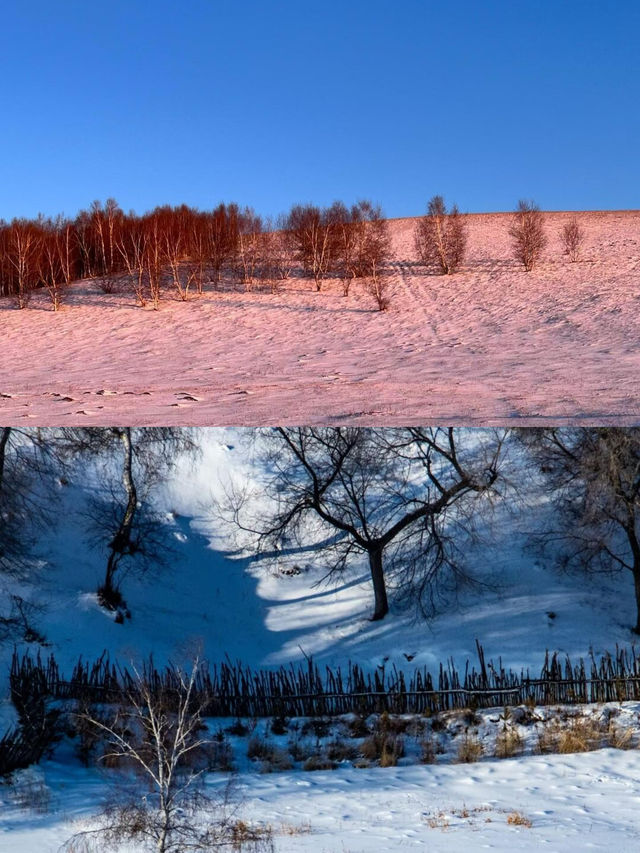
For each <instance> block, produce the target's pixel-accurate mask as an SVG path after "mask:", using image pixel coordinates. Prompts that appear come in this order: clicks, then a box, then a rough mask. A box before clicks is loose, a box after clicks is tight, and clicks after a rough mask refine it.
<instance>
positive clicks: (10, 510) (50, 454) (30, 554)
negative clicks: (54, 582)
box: [0, 427, 66, 640]
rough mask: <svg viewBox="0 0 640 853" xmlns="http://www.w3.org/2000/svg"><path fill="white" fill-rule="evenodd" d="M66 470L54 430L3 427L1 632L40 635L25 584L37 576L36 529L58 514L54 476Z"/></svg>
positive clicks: (0, 429) (0, 474) (0, 473)
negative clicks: (34, 621) (56, 511)
mask: <svg viewBox="0 0 640 853" xmlns="http://www.w3.org/2000/svg"><path fill="white" fill-rule="evenodd" d="M65 473H66V466H65V462H64V458H63V455H62V453H61V452H60V448H59V446H58V441H57V436H56V431H55V430H51V429H48V430H44V429H21V428H18V427H0V637H1V636H2V635H5V636H6V635H8V634H12V635H14V636H20V637H21V638H22V639H27V640H31V639H37V638H38V637H39V635H38V634H37V632H36V631H35V630H34V629H33V627H32V625H31V618H32V616H33V614H34V612H35V611H36V610H37V609H38V607H37V605H36V604H35V603H34V602H33V601H31V600H28V598H29V597H28V596H27V593H26V592H25V591H24V588H23V586H22V585H23V584H27V585H29V584H32V583H33V582H34V581H35V580H37V578H38V576H39V561H38V560H37V559H36V557H37V556H38V554H37V551H36V546H37V536H36V534H37V533H39V532H41V531H42V530H43V529H46V528H47V527H48V526H49V524H50V523H52V522H53V520H54V518H55V509H56V505H57V489H56V488H55V482H54V481H55V478H56V477H58V478H62V479H64V475H65ZM5 582H7V583H6V584H5ZM16 582H17V583H18V584H19V585H18V586H16Z"/></svg>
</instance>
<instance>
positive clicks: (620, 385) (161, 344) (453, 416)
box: [0, 211, 640, 426]
mask: <svg viewBox="0 0 640 853" xmlns="http://www.w3.org/2000/svg"><path fill="white" fill-rule="evenodd" d="M571 216H573V214H571V213H549V214H547V215H546V219H547V233H548V237H549V241H548V245H547V249H546V251H545V254H544V257H543V260H542V262H541V263H540V265H539V266H538V267H536V268H535V269H534V270H533V271H532V272H529V273H527V272H525V271H524V269H523V268H522V267H521V266H520V265H518V263H517V262H516V261H515V260H513V258H512V257H511V248H510V238H509V236H508V227H509V223H510V218H511V214H471V215H469V216H468V217H467V222H468V232H469V252H468V258H467V260H466V263H465V265H464V269H463V270H462V271H461V272H459V273H457V274H455V275H453V276H444V277H443V276H436V275H427V274H426V273H425V272H424V271H422V270H421V269H420V268H419V267H418V266H416V265H415V263H414V262H413V261H412V258H413V257H414V254H415V252H414V249H413V238H412V234H413V229H414V226H415V220H413V219H399V220H393V221H391V223H390V224H391V232H392V237H393V261H392V264H391V269H390V295H391V307H390V310H389V311H388V312H385V313H380V312H378V311H377V310H375V305H374V301H373V299H372V297H371V296H369V295H368V294H366V293H364V292H363V290H362V286H361V285H356V286H354V288H353V289H352V294H351V295H350V296H349V297H348V298H344V297H343V296H342V295H341V288H340V285H339V283H338V282H336V281H333V282H331V281H329V282H327V284H326V286H325V288H324V289H323V291H322V292H321V293H316V292H314V290H315V289H314V287H313V283H312V282H310V281H305V280H301V279H292V280H291V281H289V282H287V283H286V284H285V285H284V287H283V289H282V291H281V292H280V293H276V294H271V293H263V292H257V291H252V292H248V293H245V292H241V289H239V287H238V286H235V285H232V284H230V283H229V282H227V283H226V284H223V287H222V289H221V290H220V291H218V292H215V291H213V290H211V289H208V290H206V292H205V294H204V295H203V296H202V297H193V298H191V299H189V301H188V302H186V303H185V302H181V301H179V300H177V299H175V298H173V297H172V295H171V293H168V294H167V296H166V297H165V299H164V301H163V302H162V304H161V307H160V310H159V311H157V312H156V311H153V310H151V309H140V308H137V307H136V306H135V305H134V300H133V298H132V297H131V296H128V295H126V294H121V295H118V294H112V295H105V294H104V293H102V292H101V291H100V290H99V288H98V286H97V284H96V283H95V282H91V281H87V282H78V283H76V284H74V285H72V286H71V288H70V291H69V294H68V298H67V300H66V305H65V308H64V310H62V311H60V312H59V313H57V314H54V313H53V312H52V311H51V310H50V309H49V306H48V304H47V302H46V299H45V296H44V295H43V294H38V295H36V297H34V299H33V300H32V306H31V307H29V308H28V309H26V310H23V311H19V310H17V309H15V308H13V307H12V305H11V303H10V302H9V301H8V300H4V301H2V302H1V303H0V330H1V334H0V421H2V422H3V423H12V424H14V423H15V424H23V423H30V424H34V425H35V424H37V425H43V426H51V425H52V424H56V425H58V424H62V425H67V424H89V425H113V424H122V423H127V424H132V425H133V424H141V425H147V426H149V425H153V424H157V425H167V424H181V425H185V424H194V425H195V424H201V425H210V424H216V425H241V424H244V425H254V426H265V425H269V424H272V425H283V424H314V423H324V424H326V423H341V422H344V421H345V420H348V421H349V422H350V423H354V424H356V423H360V424H376V425H383V424H396V425H402V424H407V423H432V424H434V423H447V424H463V425H470V424H473V423H479V424H481V425H483V426H486V425H490V424H507V423H513V422H514V421H515V422H518V423H521V424H536V423H546V422H552V423H562V422H566V421H575V422H581V423H596V424H605V423H618V424H625V423H626V424H632V423H638V421H639V420H640V405H639V403H638V399H639V393H638V392H639V390H640V379H639V378H638V377H639V376H640V351H639V350H638V346H637V341H638V338H639V337H640V319H639V317H640V312H639V311H638V306H639V305H640V303H639V299H640V212H638V211H622V212H582V213H579V214H578V216H579V221H580V222H581V224H582V226H583V228H584V230H585V235H586V237H585V244H584V249H583V252H582V256H581V258H580V260H579V261H578V262H576V263H570V262H569V261H568V260H567V258H566V257H564V256H563V254H562V246H561V242H560V237H559V232H560V230H561V228H562V226H563V224H565V223H566V222H567V221H568V220H569V218H570V217H571ZM17 354H19V358H16V355H17Z"/></svg>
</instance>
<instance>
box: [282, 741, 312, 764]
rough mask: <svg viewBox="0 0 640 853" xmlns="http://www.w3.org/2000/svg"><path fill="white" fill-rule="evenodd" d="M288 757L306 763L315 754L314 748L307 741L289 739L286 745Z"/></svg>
mask: <svg viewBox="0 0 640 853" xmlns="http://www.w3.org/2000/svg"><path fill="white" fill-rule="evenodd" d="M288 749H289V755H290V756H291V758H292V759H293V760H294V761H306V760H307V758H309V756H311V755H313V753H314V752H315V747H314V746H313V744H311V743H310V742H309V741H306V740H300V739H299V738H298V737H295V738H291V739H290V740H289V743H288Z"/></svg>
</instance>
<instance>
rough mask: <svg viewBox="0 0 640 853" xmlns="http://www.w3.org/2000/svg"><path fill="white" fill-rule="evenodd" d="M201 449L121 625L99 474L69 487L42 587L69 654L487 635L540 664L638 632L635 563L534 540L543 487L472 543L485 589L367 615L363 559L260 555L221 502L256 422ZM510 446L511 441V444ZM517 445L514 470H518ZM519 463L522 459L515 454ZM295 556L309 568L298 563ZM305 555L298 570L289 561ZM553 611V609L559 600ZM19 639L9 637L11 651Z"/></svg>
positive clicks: (442, 649) (300, 648)
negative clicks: (93, 527) (570, 561)
mask: <svg viewBox="0 0 640 853" xmlns="http://www.w3.org/2000/svg"><path fill="white" fill-rule="evenodd" d="M199 438H200V440H201V441H202V456H201V457H200V458H198V459H196V460H192V459H184V460H183V461H182V462H181V463H180V465H179V467H178V469H177V470H176V471H175V472H174V473H173V474H172V475H171V476H170V479H169V481H168V482H167V483H166V484H165V485H164V486H163V487H162V488H161V489H159V490H157V491H156V493H155V498H154V499H155V501H156V502H157V505H158V507H159V508H160V510H161V512H162V514H163V518H164V524H163V530H164V533H163V535H164V537H165V542H166V547H167V548H168V549H170V551H169V553H168V557H167V565H166V566H165V567H164V568H161V569H158V570H154V571H152V572H150V574H149V575H147V576H145V577H142V578H136V577H135V576H131V577H127V578H125V580H124V582H123V591H124V593H125V595H126V599H127V604H128V606H129V609H130V611H131V615H132V618H131V620H126V621H125V623H124V624H117V623H116V622H115V621H114V618H113V614H110V613H108V612H107V611H105V610H104V609H102V608H100V607H99V606H98V604H97V601H96V597H95V591H96V589H97V586H98V584H99V582H100V579H101V574H102V573H103V572H104V561H105V552H104V548H100V547H94V546H92V544H91V542H90V539H89V536H88V534H87V533H86V518H85V517H84V516H85V513H86V512H87V504H88V498H89V497H90V496H91V494H92V492H93V491H95V490H99V489H100V488H101V485H100V483H99V482H95V480H94V478H95V475H89V480H88V481H87V480H86V478H84V479H85V482H84V483H80V480H81V479H83V478H82V477H81V476H78V477H77V479H76V481H75V482H72V483H70V484H68V485H66V486H61V487H59V489H58V492H59V495H58V496H59V498H60V501H61V505H60V509H59V511H58V512H57V521H56V524H55V526H54V528H53V529H52V530H49V531H47V532H46V535H43V536H42V537H41V540H40V541H39V543H38V551H39V555H40V557H41V559H42V560H43V561H44V562H45V568H44V571H43V572H42V580H41V581H40V582H39V583H38V584H37V585H36V586H34V588H33V589H32V590H31V593H30V594H31V596H32V597H33V599H34V602H35V603H37V604H38V605H40V606H41V607H42V612H41V613H40V614H39V615H38V616H37V619H36V621H37V627H38V629H39V630H40V631H41V632H42V633H43V634H44V636H45V637H46V639H47V641H48V643H49V644H50V647H51V648H52V650H54V651H55V654H56V658H58V659H59V661H60V662H61V663H62V664H65V665H67V664H72V663H73V662H75V661H76V660H77V658H78V656H79V655H83V656H84V657H85V658H93V657H97V656H99V655H100V654H101V653H102V652H103V651H104V650H105V649H107V650H108V651H109V652H110V654H111V656H112V657H116V658H119V659H121V660H124V661H126V660H129V659H131V660H138V661H139V660H141V659H143V658H146V657H147V656H148V655H149V654H151V653H153V655H154V657H155V658H156V660H157V661H159V662H163V661H166V660H168V659H170V658H171V659H176V658H182V657H183V656H184V655H186V656H187V657H189V656H190V655H192V654H193V652H194V650H195V649H199V650H200V653H201V654H202V655H204V656H205V657H206V658H207V659H209V660H211V661H219V660H222V659H224V658H225V657H226V656H228V657H230V658H231V659H233V660H235V659H239V660H241V661H242V662H244V663H247V664H251V665H254V666H265V665H266V666H272V665H280V664H283V663H284V664H286V663H288V662H290V661H297V660H303V659H304V655H309V656H313V658H314V659H315V660H316V661H318V662H319V663H325V662H326V663H328V664H338V663H341V662H343V663H344V662H346V661H347V660H352V661H355V662H358V663H361V664H363V665H365V666H370V667H374V666H376V665H377V664H379V663H380V662H381V661H382V659H383V658H385V657H387V658H388V659H389V661H390V662H395V663H397V664H398V665H399V666H400V665H401V666H404V667H405V668H407V667H408V663H407V660H406V659H405V655H408V656H410V657H411V658H412V661H411V665H412V666H423V665H426V666H428V667H432V666H437V664H438V663H439V662H440V661H444V660H446V659H447V658H448V657H454V658H455V660H456V662H457V663H458V664H464V661H465V660H466V659H467V658H473V657H474V656H475V654H476V652H475V640H476V639H477V640H479V641H480V643H481V644H482V645H483V646H484V648H485V651H486V655H487V657H488V658H489V657H495V658H497V657H498V656H501V657H502V660H503V663H504V664H505V665H506V666H510V667H513V668H515V669H519V668H520V667H523V666H524V667H526V666H530V667H532V668H533V669H534V670H537V669H538V668H539V666H540V664H541V662H542V659H543V657H544V652H545V650H546V649H550V650H557V651H561V652H566V653H568V654H570V655H571V656H580V655H585V654H587V653H588V651H589V649H590V648H593V649H594V650H595V652H596V653H600V652H602V651H604V650H611V649H613V648H614V647H615V645H616V643H618V644H622V645H627V644H629V643H631V642H632V641H633V638H634V635H633V634H632V633H631V630H630V627H631V625H632V624H633V620H634V606H633V601H632V596H631V591H632V584H631V578H630V577H627V575H626V574H620V575H615V576H612V577H602V576H599V577H592V578H587V579H585V578H584V577H579V578H576V577H575V576H566V575H562V574H560V573H558V572H557V571H556V570H555V567H554V565H553V556H554V555H553V553H551V554H545V555H541V554H539V553H537V552H536V551H535V549H533V548H530V547H529V544H528V536H529V534H530V533H533V532H535V531H536V530H538V529H539V527H540V525H541V524H542V522H543V521H544V519H545V518H546V515H547V513H548V512H549V506H548V504H547V502H546V501H545V499H544V496H543V495H540V494H536V493H535V492H532V493H530V494H528V495H526V496H521V497H519V498H518V502H516V499H515V498H513V499H509V500H507V501H505V502H504V503H503V504H498V505H497V508H496V511H495V515H494V516H493V518H492V519H491V520H490V523H489V526H488V527H486V528H484V529H483V530H482V531H481V536H482V540H483V541H480V542H477V543H475V544H472V545H470V546H469V553H468V554H467V556H466V560H467V563H468V566H469V568H470V569H471V573H472V574H474V575H475V576H476V577H478V578H479V579H480V580H481V581H482V582H484V583H486V588H485V589H482V590H480V591H478V590H477V589H471V590H467V591H465V590H462V591H461V592H460V594H459V597H458V600H457V601H452V602H451V603H450V604H449V605H447V606H445V607H444V609H442V611H441V612H440V613H438V614H437V615H436V616H435V617H434V618H433V619H431V620H430V621H428V622H425V621H424V620H422V619H417V618H416V614H415V612H414V611H413V609H412V608H411V607H403V608H399V607H394V606H393V605H392V612H391V613H390V615H389V617H388V618H387V619H385V620H383V621H382V622H379V623H374V622H370V621H369V616H370V611H371V599H372V593H371V581H370V577H369V569H368V565H367V563H366V560H364V559H362V558H354V562H353V564H352V566H351V567H350V568H349V569H348V570H347V571H346V572H345V574H344V575H343V576H342V577H341V578H340V579H339V580H338V582H337V583H335V582H331V583H319V585H318V582H319V581H320V580H321V578H322V577H323V575H324V573H325V566H324V564H323V561H322V556H321V555H320V554H319V553H318V552H317V551H313V550H305V549H304V548H303V549H301V550H297V549H292V551H291V553H285V552H282V553H280V554H278V555H277V556H276V557H264V558H261V559H259V560H252V559H250V556H249V554H248V552H247V551H241V550H240V549H239V546H238V545H237V543H236V542H235V541H234V538H233V535H232V529H231V528H228V527H227V528H226V527H224V525H223V524H222V523H221V521H220V519H219V518H218V517H217V513H216V510H215V502H216V500H217V501H222V500H223V499H224V489H225V485H226V484H227V483H228V482H229V479H230V478H232V477H233V478H236V479H238V478H240V479H242V478H244V477H248V478H251V476H252V472H251V467H250V462H249V456H248V454H249V453H250V450H248V449H247V446H246V445H245V443H244V442H245V439H246V438H247V435H246V433H244V432H243V431H241V430H240V431H236V430H232V429H229V430H213V429H212V430H205V431H203V432H201V433H199ZM511 455H512V456H513V454H511ZM518 464H520V463H519V462H518V459H517V456H515V457H514V458H513V459H512V460H511V461H510V462H509V463H508V465H509V466H511V468H506V469H505V476H509V475H512V474H514V473H515V472H517V466H518ZM513 466H515V467H513ZM294 567H296V568H294ZM292 569H293V571H294V572H298V573H297V574H293V575H292V574H289V572H290V571H291V570H292ZM550 613H551V614H554V615H553V616H552V617H551V618H550V617H549V615H548V614H550ZM5 653H6V650H5Z"/></svg>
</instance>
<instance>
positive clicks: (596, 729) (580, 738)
mask: <svg viewBox="0 0 640 853" xmlns="http://www.w3.org/2000/svg"><path fill="white" fill-rule="evenodd" d="M603 742H604V732H603V731H602V726H601V725H599V724H598V722H597V721H596V720H594V719H592V718H590V717H583V716H576V717H567V716H566V715H565V719H561V718H556V719H553V720H552V721H551V722H548V723H545V724H544V725H543V727H542V729H541V730H540V731H539V732H538V752H540V753H541V754H546V753H560V754H561V755H568V754H570V753H574V752H590V751H591V750H593V749H599V748H600V747H601V746H602V745H603Z"/></svg>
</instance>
